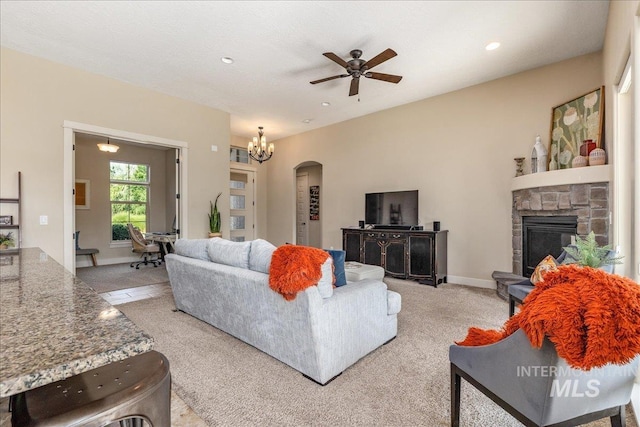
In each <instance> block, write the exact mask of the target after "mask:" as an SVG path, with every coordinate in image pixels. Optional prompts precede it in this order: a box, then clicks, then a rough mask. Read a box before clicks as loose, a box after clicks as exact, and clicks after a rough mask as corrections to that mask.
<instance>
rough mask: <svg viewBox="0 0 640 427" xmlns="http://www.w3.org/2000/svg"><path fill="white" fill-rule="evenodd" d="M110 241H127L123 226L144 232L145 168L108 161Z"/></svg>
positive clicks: (146, 205) (146, 167) (146, 206)
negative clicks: (130, 226) (133, 227)
mask: <svg viewBox="0 0 640 427" xmlns="http://www.w3.org/2000/svg"><path fill="white" fill-rule="evenodd" d="M109 179H110V188H109V194H110V199H111V240H112V241H122V240H129V230H128V229H127V224H128V223H131V224H133V225H134V226H135V227H138V228H139V229H140V231H141V232H143V233H144V232H146V231H147V225H148V222H149V217H148V215H147V213H148V212H149V165H140V164H134V163H123V162H110V172H109Z"/></svg>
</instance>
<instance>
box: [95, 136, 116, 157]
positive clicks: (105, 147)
mask: <svg viewBox="0 0 640 427" xmlns="http://www.w3.org/2000/svg"><path fill="white" fill-rule="evenodd" d="M98 148H99V149H100V151H105V152H107V153H115V152H117V151H118V150H119V149H120V147H118V146H117V145H116V144H111V141H110V140H109V138H107V143H106V144H105V143H104V142H101V143H99V144H98Z"/></svg>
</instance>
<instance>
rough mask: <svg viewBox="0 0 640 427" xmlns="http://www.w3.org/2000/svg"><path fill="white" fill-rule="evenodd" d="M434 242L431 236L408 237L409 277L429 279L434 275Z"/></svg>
mask: <svg viewBox="0 0 640 427" xmlns="http://www.w3.org/2000/svg"><path fill="white" fill-rule="evenodd" d="M434 248H435V240H434V236H433V235H429V234H425V235H416V236H409V253H410V257H409V276H410V277H411V278H416V279H422V278H425V279H431V278H433V275H434V268H433V267H434V261H435V259H434V256H435V251H434Z"/></svg>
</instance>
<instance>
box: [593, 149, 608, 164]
mask: <svg viewBox="0 0 640 427" xmlns="http://www.w3.org/2000/svg"><path fill="white" fill-rule="evenodd" d="M606 160H607V158H606V153H605V151H604V150H603V149H602V148H594V149H593V150H591V152H590V153H589V166H600V165H604V164H605V163H606Z"/></svg>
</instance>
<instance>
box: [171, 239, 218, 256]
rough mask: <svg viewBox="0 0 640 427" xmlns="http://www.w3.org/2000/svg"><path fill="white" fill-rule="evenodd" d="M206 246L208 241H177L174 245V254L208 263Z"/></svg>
mask: <svg viewBox="0 0 640 427" xmlns="http://www.w3.org/2000/svg"><path fill="white" fill-rule="evenodd" d="M208 246H209V239H178V240H176V243H175V248H176V254H178V255H182V256H186V257H189V258H195V259H200V260H202V261H210V258H209V254H208V252H207V248H208Z"/></svg>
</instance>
